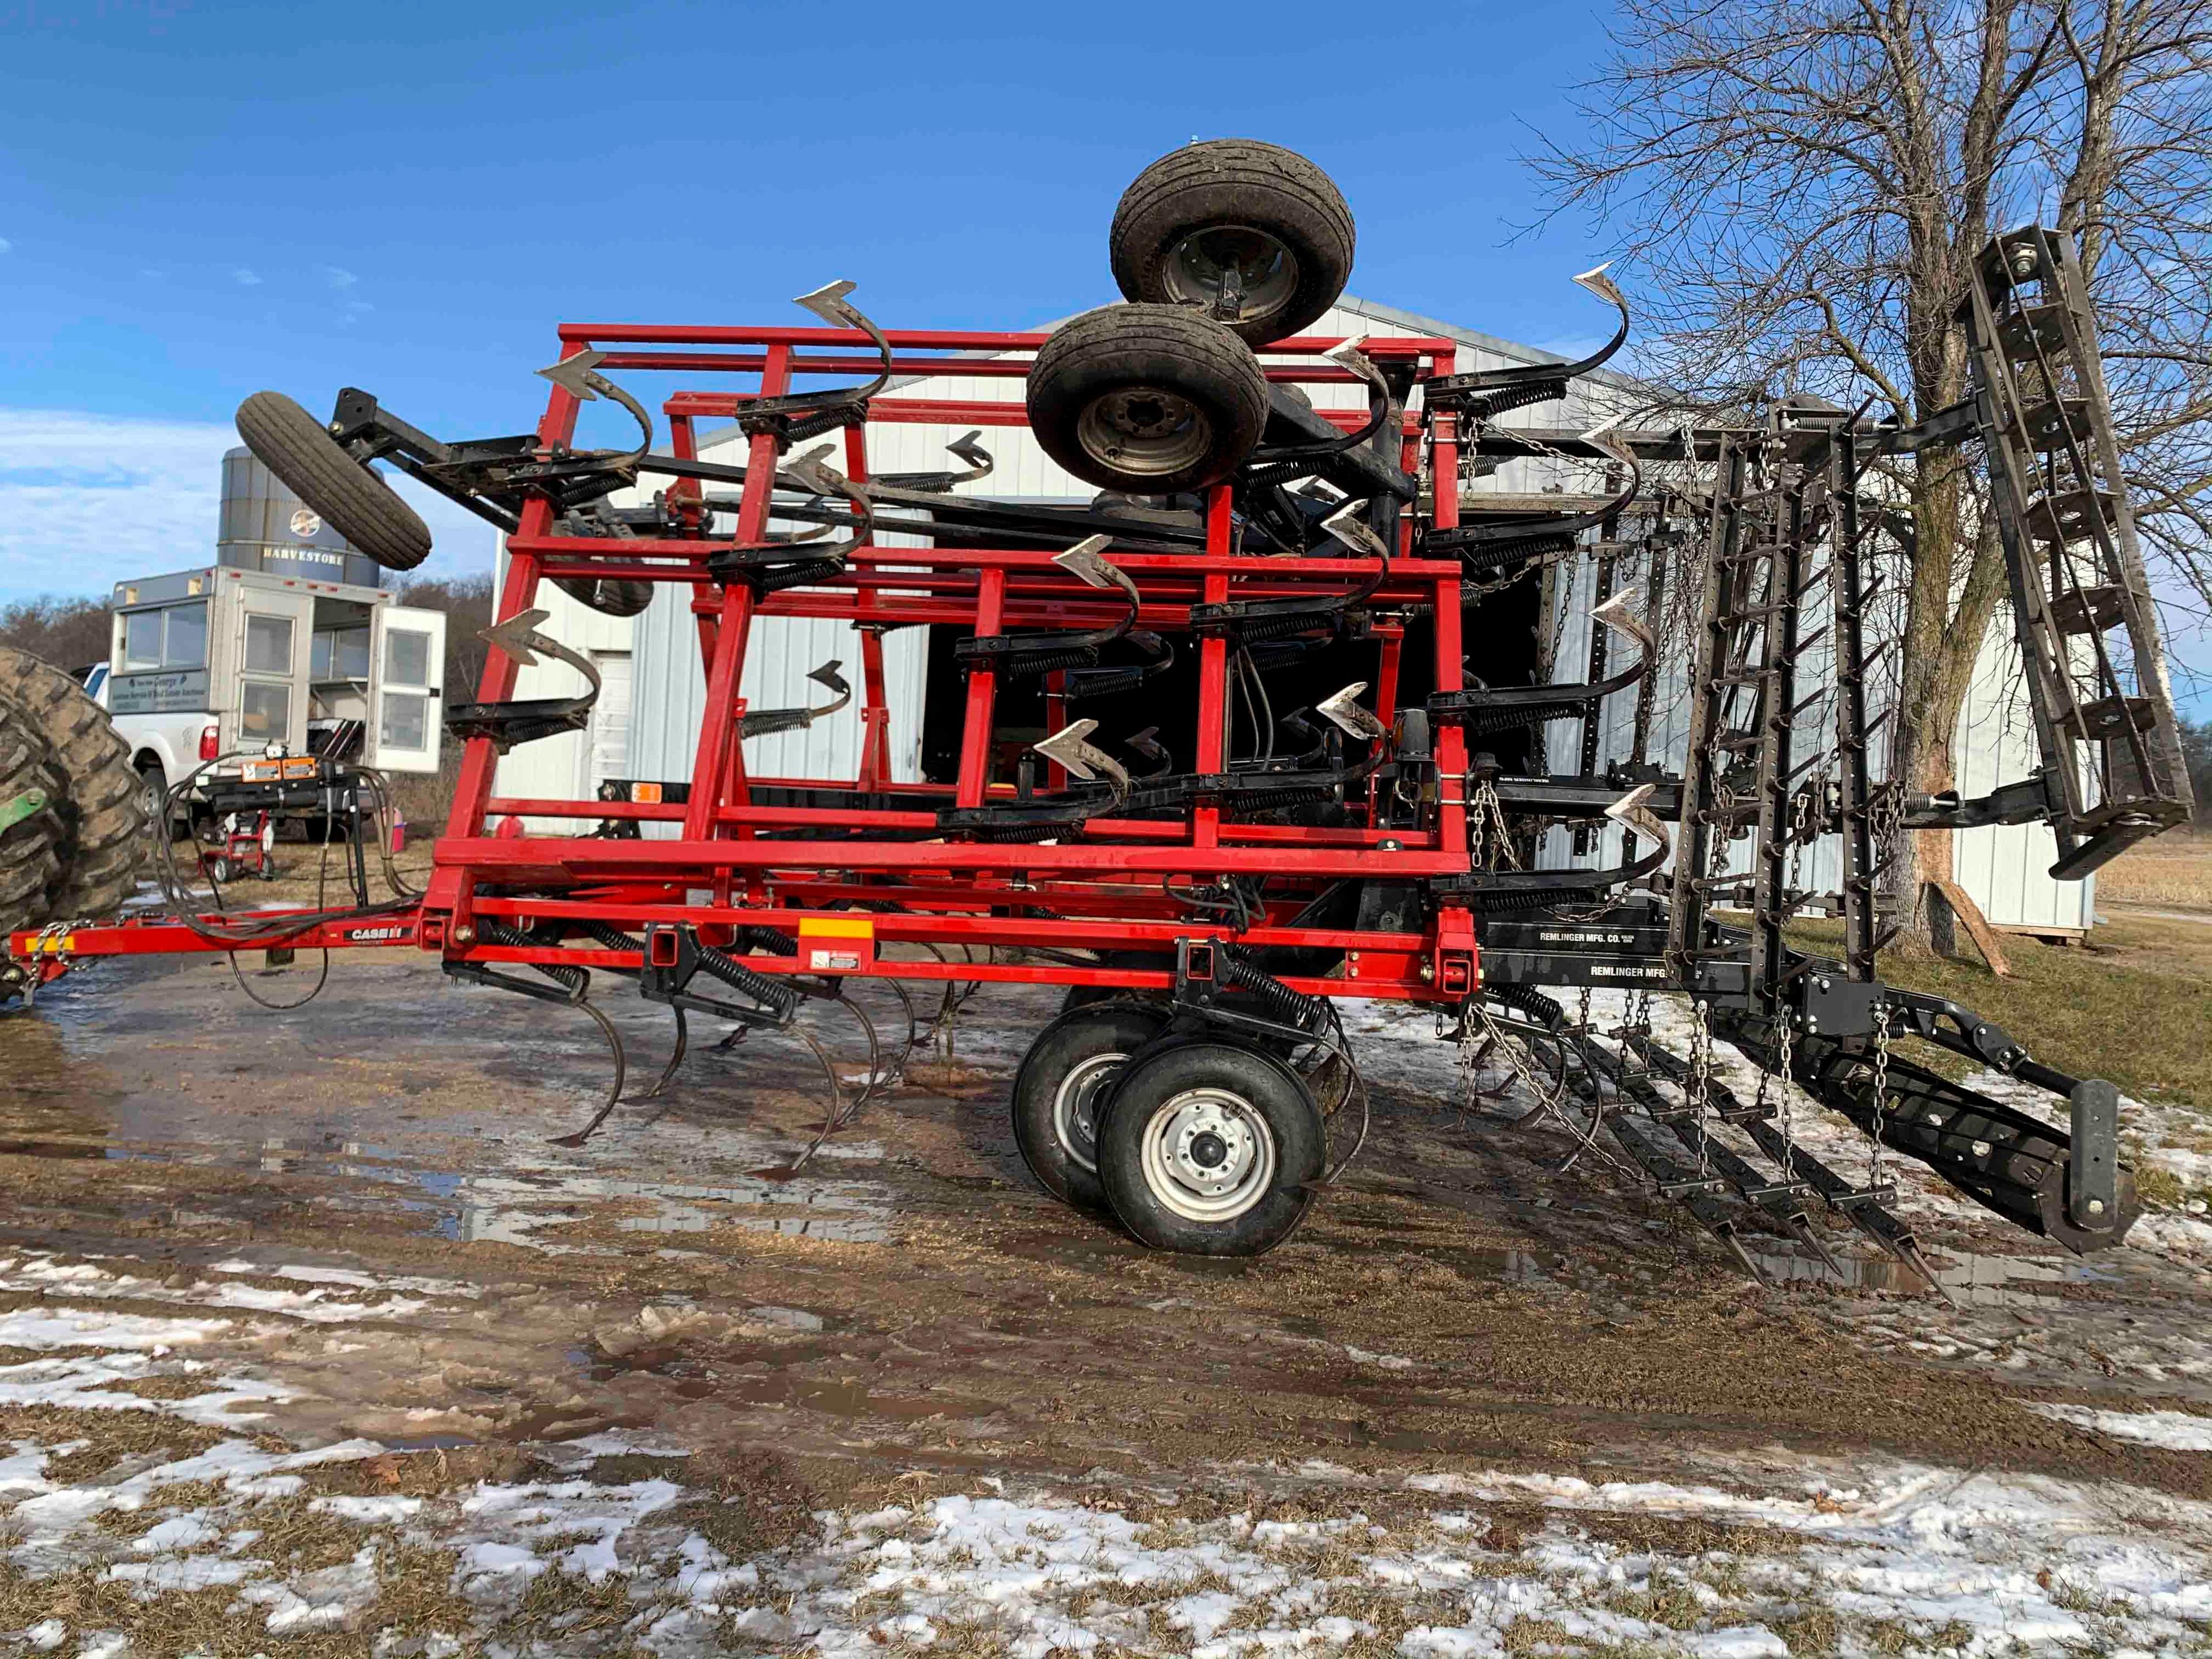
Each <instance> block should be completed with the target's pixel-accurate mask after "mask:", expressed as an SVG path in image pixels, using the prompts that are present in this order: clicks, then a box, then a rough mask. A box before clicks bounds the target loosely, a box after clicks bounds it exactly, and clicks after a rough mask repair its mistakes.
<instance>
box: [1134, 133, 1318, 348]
mask: <svg viewBox="0 0 2212 1659" xmlns="http://www.w3.org/2000/svg"><path fill="white" fill-rule="evenodd" d="M1356 240H1357V239H1356V234H1355V232H1354V230H1353V227H1352V210H1351V209H1350V208H1349V207H1347V206H1346V204H1345V200H1344V197H1343V194H1342V193H1341V192H1340V191H1338V189H1337V187H1336V185H1334V183H1333V182H1331V180H1330V179H1329V176H1328V174H1327V173H1323V172H1322V170H1321V169H1320V168H1319V167H1316V166H1315V165H1314V164H1313V163H1312V162H1311V161H1308V160H1306V158H1305V157H1304V156H1303V155H1298V154H1297V152H1296V151H1293V150H1287V149H1281V148H1280V147H1279V146H1278V145H1274V144H1263V143H1259V142H1258V141H1257V140H1255V139H1251V138H1215V139H1212V140H1209V141H1208V142H1206V143H1199V144H1186V145H1184V146H1183V147H1182V149H1177V150H1173V151H1170V153H1169V154H1167V155H1163V156H1162V157H1160V159H1159V160H1158V161H1155V162H1153V163H1152V166H1150V167H1146V169H1145V170H1144V171H1143V172H1142V173H1139V174H1138V175H1137V176H1136V178H1135V179H1133V180H1132V181H1131V182H1130V185H1129V187H1128V189H1127V190H1125V191H1122V192H1121V203H1120V204H1119V205H1118V206H1116V207H1115V210H1114V226H1113V228H1112V229H1111V230H1110V231H1109V233H1108V236H1107V241H1108V249H1109V253H1110V256H1111V258H1112V260H1113V264H1114V280H1115V282H1116V283H1119V284H1120V285H1121V292H1122V293H1123V294H1125V295H1127V296H1128V297H1129V298H1130V299H1132V300H1134V301H1139V302H1141V303H1144V304H1147V305H1196V306H1199V307H1203V309H1204V310H1205V313H1206V314H1207V315H1209V316H1218V312H1217V311H1216V310H1215V306H1216V304H1217V302H1218V301H1219V300H1220V298H1221V295H1222V287H1223V281H1224V277H1225V274H1226V273H1227V272H1228V271H1229V270H1231V269H1234V270H1236V271H1237V275H1238V276H1239V278H1240V280H1241V283H1242V286H1243V303H1242V304H1241V305H1240V307H1239V309H1238V314H1237V317H1236V319H1234V320H1231V321H1229V322H1228V324H1227V326H1229V327H1230V328H1231V329H1233V330H1234V331H1236V333H1237V337H1239V338H1240V339H1242V340H1243V341H1244V342H1245V343H1246V344H1248V345H1255V346H1256V345H1265V344H1267V343H1268V342H1269V341H1271V340H1280V339H1283V338H1285V337H1287V336H1290V335H1292V334H1296V333H1297V331H1299V330H1300V329H1302V328H1304V327H1305V326H1306V325H1308V324H1310V323H1311V322H1312V321H1313V320H1314V319H1316V318H1317V317H1319V316H1320V315H1321V314H1322V313H1323V312H1325V311H1327V310H1328V308H1329V307H1331V306H1332V305H1334V304H1335V303H1336V299H1337V296H1338V295H1340V294H1342V293H1343V292H1344V285H1345V283H1346V282H1348V281H1349V280H1350V279H1351V276H1352V249H1353V246H1354V243H1355V241H1356Z"/></svg>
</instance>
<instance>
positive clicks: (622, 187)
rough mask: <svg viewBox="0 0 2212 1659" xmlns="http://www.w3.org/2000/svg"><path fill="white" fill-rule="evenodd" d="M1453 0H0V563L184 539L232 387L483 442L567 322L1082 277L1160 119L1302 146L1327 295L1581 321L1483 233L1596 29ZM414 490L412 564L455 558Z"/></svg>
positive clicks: (1104, 295) (92, 582) (181, 559)
mask: <svg viewBox="0 0 2212 1659" xmlns="http://www.w3.org/2000/svg"><path fill="white" fill-rule="evenodd" d="M1489 14H1492V9H1491V8H1489V7H1486V6H1464V7H1462V6H1455V5H1449V4H1446V5H1440V6H1436V7H1433V8H1430V9H1428V10H1427V12H1426V14H1425V15H1418V16H1417V15H1415V14H1412V13H1407V14H1404V15H1402V22H1403V24H1404V25H1406V26H1405V27H1402V28H1401V29H1400V30H1395V31H1394V30H1388V29H1386V30H1380V31H1372V32H1370V31H1355V30H1353V29H1350V28H1347V27H1346V22H1347V18H1348V17H1349V16H1350V15H1351V14H1349V13H1348V12H1347V11H1346V9H1343V8H1341V7H1331V8H1323V7H1320V6H1303V5H1296V4H1292V5H1284V4H1279V3H1278V4H1270V5H1268V6H1266V7H1263V8H1261V9H1260V10H1259V12H1258V13H1256V14H1255V12H1254V10H1253V9H1251V8H1249V7H1235V8H1228V9H1220V10H1218V12H1217V11H1216V10H1215V9H1210V8H1204V7H1199V8H1189V9H1181V8H1178V9H1176V10H1175V12H1174V13H1173V15H1172V21H1169V14H1167V13H1164V12H1161V13H1154V12H1153V11H1152V9H1150V8H1117V7H1109V6H1095V7H1063V6H1044V5H1037V4H1020V5H1010V4H1003V3H989V0H984V3H963V4H958V5H951V6H927V7H923V6H910V5H909V6H883V5H875V4H868V3H855V4H848V5H845V6H842V7H838V8H815V7H793V6H786V5H775V6H759V5H750V4H711V3H707V4H682V3H675V4H671V3H648V4H643V5H637V6H631V7H626V8H619V9H617V8H605V9H595V8H583V7H577V6H573V5H564V4H562V3H559V0H552V3H538V4H534V5H530V6H518V7H505V8H498V9H495V8H491V7H488V6H483V5H475V6H471V5H465V4H463V5H445V6H426V5H418V4H404V3H402V4H379V5H375V6H362V7H339V6H323V5H309V6H301V5H297V4H284V5H267V4H260V3H251V0H228V3H222V4H193V3H189V0H158V3H152V4H147V3H133V0H79V3H67V0H0V65H4V67H0V239H4V241H5V252H0V599H5V598H9V597H15V596H19V595H21V594H22V593H24V592H41V591H53V590H57V589H58V590H62V591H88V590H93V589H97V588H99V587H101V586H105V585H106V583H107V582H109V581H110V580H113V579H114V578H116V577H118V576H122V575H125V574H139V573H142V572H143V571H145V570H148V569H152V568H174V567H176V566H179V565H182V564H185V563H187V562H192V561H194V560H197V559H198V558H201V557H203V556H206V550H208V549H209V548H210V547H211V546H212V544H213V539H214V533H215V508H216V465H215V458H216V456H218V455H219V454H220V453H221V452H222V449H223V448H224V447H226V446H227V445H228V444H230V443H234V442H235V441H236V440H235V438H234V437H233V436H232V435H230V430H229V425H228V422H229V418H230V414H231V411H232V410H234V408H235V407H236V406H237V404H238V402H239V400H240V398H243V397H245V396H246V394H247V393H248V392H253V391H256V390H258V389H259V388H261V387H263V386H275V387H277V388H279V389H281V390H283V391H286V392H290V393H292V394H293V395H294V396H295V397H298V398H300V399H301V401H302V402H304V403H306V404H307V405H308V406H309V407H310V408H314V409H317V410H321V409H324V408H326V407H327V406H328V404H329V401H330V398H331V394H332V393H333V392H335V391H336V390H337V387H339V386H343V385H347V384H356V385H362V386H367V387H368V388H370V389H371V390H373V391H374V392H377V393H378V394H379V395H380V397H381V398H384V400H385V401H386V404H388V405H389V406H391V407H392V408H393V409H394V410H398V411H400V412H401V413H404V415H405V416H407V417H408V418H410V419H411V420H413V421H415V422H416V423H417V424H418V425H421V426H423V427H425V428H428V429H429V430H432V431H434V432H438V433H441V434H443V435H449V436H458V435H488V434H490V433H495V432H508V431H519V430H523V429H526V428H527V427H528V426H529V424H530V423H531V422H532V420H533V419H534V418H535V413H536V410H537V409H538V407H539V406H540V405H541V404H542V403H543V394H544V386H543V383H542V382H538V381H536V380H533V379H532V374H531V371H532V370H533V369H534V368H537V367H538V366H539V365H540V364H542V363H544V362H549V361H550V360H551V358H552V356H554V344H553V333H552V331H553V325H554V324H555V323H556V321H558V320H562V319H597V320H612V319H624V320H637V321H653V322H677V321H693V322H739V321H776V322H781V321H793V322H805V321H806V320H807V319H806V318H805V316H804V315H803V314H802V313H799V312H797V311H795V310H793V308H792V307H791V305H790V296H791V295H794V294H798V293H800V292H803V291H805V290H806V289H811V288H814V287H816V286H817V285H819V284H820V283H823V282H825V281H828V280H829V279H830V278H832V277H836V276H849V277H852V278H853V279H854V280H855V281H857V282H858V283H860V294H859V295H858V296H857V297H858V298H859V300H860V301H861V303H863V304H864V305H865V306H866V308H867V309H868V310H869V311H870V313H872V314H873V315H874V316H876V317H877V318H878V319H879V320H880V321H882V322H884V323H886V324H889V325H906V326H926V325H943V326H952V327H1020V326H1024V325H1030V324H1032V323H1036V322H1038V321H1041V320H1042V319H1048V318H1052V317H1057V316H1062V315H1065V314H1066V313H1069V312H1072V311H1076V310H1079V309H1082V308H1084V307H1088V306H1091V305H1094V304H1099V303H1103V301H1107V300H1109V299H1110V298H1112V297H1114V288H1113V283H1112V279H1111V277H1110V276H1109V272H1108V270H1107V264H1106V246H1105V245H1106V227H1107V222H1108V220H1109V217H1110V216H1111V214H1112V212H1113V208H1114V203H1115V198H1116V197H1118V195H1119V194H1120V192H1121V187H1122V186H1123V185H1125V184H1126V183H1127V181H1128V179H1130V178H1131V177H1132V176H1133V175H1134V174H1135V173H1136V172H1137V171H1138V170H1139V168H1140V167H1143V166H1145V164H1146V163H1147V162H1148V161H1152V159H1153V158H1154V157H1155V156H1157V155H1159V154H1161V153H1162V152H1164V151H1165V150H1167V149H1172V148H1173V147H1174V146H1175V145H1176V144H1179V143H1184V142H1186V141H1188V139H1189V138H1191V137H1194V136H1203V137H1219V136H1223V135H1231V134H1234V135H1247V136H1252V137H1265V138H1268V139H1271V140H1273V141H1275V142H1278V143H1285V144H1288V145H1291V146H1292V147H1293V148H1296V149H1301V150H1304V151H1305V152H1307V153H1308V154H1310V155H1313V156H1314V157H1315V158H1316V160H1317V161H1320V162H1321V163H1322V165H1323V166H1325V167H1328V169H1329V171H1330V172H1331V173H1333V174H1334V176H1335V178H1336V179H1338V181H1339V182H1340V185H1342V187H1343V188H1344V190H1345V191H1346V195H1347V196H1348V197H1349V198H1350V199H1351V201H1352V204H1353V208H1354V210H1355V212H1356V213H1357V215H1358V221H1359V227H1360V239H1359V258H1358V270H1357V271H1356V273H1355V276H1354V280H1353V291H1354V292H1356V293H1361V294H1364V295H1370V296H1372V297H1374V298H1376V299H1383V300H1388V301H1391V302H1394V303H1395V304H1398V305H1401V306H1404V307H1409V308H1411V309H1414V310H1418V311H1423V312H1426V313H1431V314H1434V315H1438V316H1443V317H1447V318H1449V319H1453V320H1455V321H1460V322H1464V323H1466V324H1468V325H1470V326H1473V327H1478V328H1481V329H1484V330H1486V331H1491V332H1493V333H1499V334H1504V335H1508V336H1510V337H1515V338H1519V339H1525V340H1530V341H1534V342H1537V343H1546V342H1562V343H1564V342H1567V341H1571V340H1574V339H1578V338H1580V337H1583V336H1584V335H1586V334H1587V333H1588V331H1589V330H1590V329H1591V327H1592V325H1593V315H1594V313H1595V310H1596V308H1595V307H1594V306H1593V305H1592V304H1591V302H1590V301H1589V300H1588V298H1587V297H1586V296H1584V295H1582V294H1581V293H1580V292H1579V291H1578V290H1577V289H1573V288H1571V287H1570V286H1568V284H1567V283H1565V281H1564V280H1563V278H1564V277H1565V275H1566V273H1567V272H1569V271H1571V270H1579V269H1581V268H1583V266H1584V265H1586V264H1590V263H1593V262H1594V256H1593V255H1592V253H1591V247H1590V245H1589V243H1588V241H1587V240H1585V239H1584V238H1583V237H1582V236H1580V235H1578V234H1553V235H1552V236H1550V237H1548V238H1547V239H1546V240H1541V241H1538V242H1534V243H1530V244H1524V245H1516V246H1512V247H1510V248H1509V247H1506V246H1503V244H1504V242H1505V240H1506V239H1507V238H1508V237H1509V235H1510V226H1511V223H1512V222H1519V221H1520V220H1522V219H1524V218H1526V217H1527V216H1528V212H1529V198H1528V182H1527V180H1526V179H1525V177H1524V175H1523V174H1522V171H1521V170H1520V168H1519V167H1517V166H1516V163H1515V161H1514V160H1513V157H1514V155H1515V153H1516V149H1517V148H1518V147H1520V146H1522V145H1523V144H1524V143H1526V142H1527V131H1528V129H1527V127H1526V126H1525V125H1524V123H1529V124H1534V123H1542V122H1545V121H1547V120H1553V119H1557V118H1559V88H1562V87H1563V86H1564V85H1565V83H1566V82H1568V81H1569V80H1571V78H1572V77H1573V76H1575V75H1576V74H1577V73H1579V72H1581V71H1582V70H1583V69H1584V68H1585V67H1586V66H1587V63H1588V58H1587V49H1588V47H1589V43H1590V40H1591V37H1592V35H1593V33H1594V32H1595V24H1594V23H1593V22H1592V21H1590V17H1591V14H1590V13H1589V11H1588V10H1587V9H1583V8H1579V7H1569V8H1560V9H1555V10H1553V11H1552V12H1551V13H1550V14H1549V15H1544V11H1543V9H1541V8H1532V9H1523V10H1518V11H1514V12H1510V13H1506V14H1504V15H1489ZM1139 16H1143V17H1145V18H1146V20H1147V21H1146V25H1145V26H1144V27H1139V26H1137V25H1136V24H1134V23H1133V22H1132V21H1131V20H1132V19H1133V18H1134V17H1139ZM1262 19H1263V20H1264V21H1260V20H1262ZM1363 35H1364V36H1366V37H1367V38H1364V39H1361V38H1358V37H1360V36H1363ZM1255 37H1259V38H1260V39H1261V41H1262V44H1261V45H1260V46H1258V47H1256V48H1255V45H1254V41H1255ZM1267 41H1272V42H1273V43H1275V44H1273V46H1268V45H1267V44H1265V42H1267ZM1332 42H1339V43H1341V45H1340V46H1332V45H1331V43H1332ZM1409 76H1411V77H1413V78H1414V79H1415V80H1418V79H1419V77H1420V76H1433V77H1434V78H1435V80H1436V81H1437V92H1436V94H1434V97H1433V100H1430V99H1427V98H1424V99H1423V100H1422V107H1421V108H1420V109H1419V111H1414V110H1412V109H1410V108H1409V107H1408V106H1407V102H1406V100H1405V99H1404V96H1403V93H1402V90H1401V93H1400V94H1397V95H1386V94H1385V92H1384V90H1383V89H1384V88H1386V87H1389V86H1391V85H1393V84H1394V83H1395V85H1396V86H1397V87H1399V88H1401V89H1402V88H1405V87H1406V85H1407V79H1408V77H1409ZM1415 128H1418V130H1419V134H1420V136H1419V139H1418V141H1413V140H1411V139H1409V137H1407V134H1408V133H1409V131H1413V130H1414V129H1415ZM441 505H442V504H441ZM433 522H434V527H435V529H436V530H437V531H438V532H440V536H439V550H438V552H437V553H436V554H435V555H434V566H433V568H447V569H460V568H484V567H485V566H486V565H487V564H488V562H489V558H490V550H491V536H490V532H489V530H487V529H485V528H484V527H483V526H482V525H481V524H479V523H478V522H477V521H476V520H471V519H469V518H468V517H467V516H466V515H465V514H460V513H457V512H455V511H453V510H452V509H445V510H444V511H443V512H442V513H440V514H439V515H438V516H436V517H435V518H434V521H433Z"/></svg>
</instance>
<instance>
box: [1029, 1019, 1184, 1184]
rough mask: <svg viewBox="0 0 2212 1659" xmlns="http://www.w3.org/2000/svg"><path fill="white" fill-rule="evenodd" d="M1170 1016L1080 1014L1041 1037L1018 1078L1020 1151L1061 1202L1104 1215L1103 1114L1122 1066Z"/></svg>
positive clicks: (1060, 1021) (1050, 1027)
mask: <svg viewBox="0 0 2212 1659" xmlns="http://www.w3.org/2000/svg"><path fill="white" fill-rule="evenodd" d="M1164 1024H1167V1011H1166V1010H1165V1009H1164V1008H1160V1007H1157V1006H1146V1005H1145V1004H1142V1003H1135V1002H1119V1001H1116V1002H1094V1003H1087V1004H1085V1005H1084V1006H1082V1007H1079V1008H1072V1009H1070V1010H1068V1011H1067V1012H1065V1013H1063V1014H1061V1015H1060V1018H1057V1019H1055V1020H1054V1021H1053V1023H1052V1024H1049V1025H1048V1026H1046V1027H1045V1028H1044V1030H1042V1031H1041V1032H1039V1033H1038V1034H1037V1039H1036V1042H1033V1043H1031V1044H1030V1051H1029V1053H1028V1054H1025V1055H1024V1056H1023V1057H1022V1064H1021V1069H1020V1070H1019V1071H1018V1072H1017V1073H1015V1074H1014V1099H1013V1115H1014V1145H1015V1146H1018V1147H1019V1148H1020V1149H1021V1153H1022V1162H1023V1163H1024V1164H1028V1165H1029V1166H1030V1174H1031V1175H1033V1176H1036V1178H1037V1182H1038V1184H1039V1185H1041V1186H1042V1187H1043V1188H1044V1189H1045V1190H1046V1191H1047V1192H1048V1193H1050V1194H1052V1195H1053V1196H1054V1198H1058V1199H1062V1200H1066V1202H1068V1203H1070V1204H1073V1205H1077V1206H1080V1207H1082V1208H1084V1209H1089V1210H1103V1209H1104V1208H1105V1207H1106V1194H1105V1192H1104V1190H1103V1188H1101V1187H1100V1186H1099V1184H1098V1158H1097V1117H1096V1108H1097V1103H1098V1101H1099V1100H1100V1099H1102V1098H1103V1097H1104V1094H1105V1092H1106V1091H1107V1089H1108V1088H1109V1086H1110V1085H1112V1083H1113V1080H1114V1079H1115V1076H1116V1075H1117V1074H1118V1073H1120V1071H1121V1066H1122V1062H1123V1061H1125V1060H1127V1059H1128V1057H1129V1056H1130V1055H1131V1054H1135V1053H1136V1052H1137V1050H1138V1049H1139V1048H1143V1047H1144V1046H1145V1045H1146V1043H1148V1042H1151V1041H1152V1039H1153V1038H1154V1037H1156V1036H1158V1035H1159V1034H1160V1028H1161V1027H1162V1026H1164Z"/></svg>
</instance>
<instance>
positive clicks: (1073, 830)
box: [975, 823, 1083, 842]
mask: <svg viewBox="0 0 2212 1659" xmlns="http://www.w3.org/2000/svg"><path fill="white" fill-rule="evenodd" d="M1082 833H1083V826H1082V825H1081V824H1080V823H992V824H979V825H977V826H976V829H975V839H976V840H978V841H996V842H1029V841H1054V840H1061V841H1064V840H1066V838H1067V837H1069V836H1079V835H1081V834H1082Z"/></svg>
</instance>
